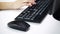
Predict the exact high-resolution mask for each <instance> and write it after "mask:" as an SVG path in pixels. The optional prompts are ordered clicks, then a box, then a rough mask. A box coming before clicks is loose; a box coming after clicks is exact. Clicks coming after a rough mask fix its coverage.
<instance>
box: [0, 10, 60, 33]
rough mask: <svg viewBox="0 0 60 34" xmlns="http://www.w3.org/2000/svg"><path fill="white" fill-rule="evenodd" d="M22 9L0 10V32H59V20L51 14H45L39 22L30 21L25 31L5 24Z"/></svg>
mask: <svg viewBox="0 0 60 34" xmlns="http://www.w3.org/2000/svg"><path fill="white" fill-rule="evenodd" d="M22 11H23V9H22V10H3V11H0V34H60V21H57V20H55V19H54V18H53V17H52V15H49V14H48V15H47V16H46V18H45V19H44V20H43V21H42V22H41V23H39V24H38V23H31V22H27V23H29V24H30V29H29V30H28V31H27V32H23V31H19V30H15V29H11V28H9V27H8V26H7V24H8V23H9V22H10V21H13V20H14V18H16V17H17V16H18V15H19V14H20V13H21V12H22Z"/></svg>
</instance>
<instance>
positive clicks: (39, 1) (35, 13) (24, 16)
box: [15, 0, 53, 23]
mask: <svg viewBox="0 0 60 34" xmlns="http://www.w3.org/2000/svg"><path fill="white" fill-rule="evenodd" d="M52 4H53V0H36V4H35V5H33V6H31V7H28V8H26V9H25V10H24V11H23V12H22V13H21V14H19V15H18V16H17V17H16V18H15V20H17V21H19V20H24V21H29V22H37V23H38V22H41V21H42V20H43V18H44V17H45V16H46V15H47V13H48V11H49V10H50V6H52Z"/></svg>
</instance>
